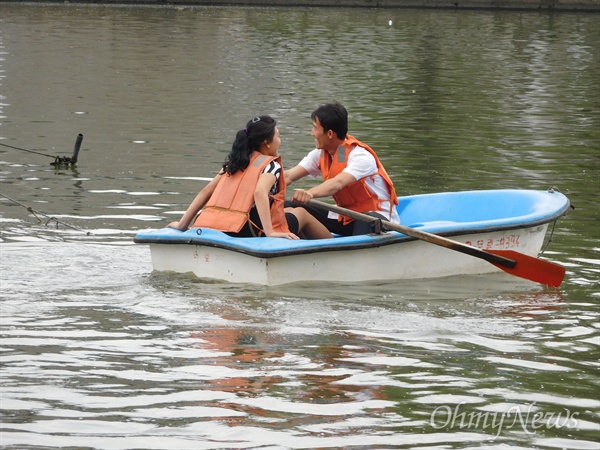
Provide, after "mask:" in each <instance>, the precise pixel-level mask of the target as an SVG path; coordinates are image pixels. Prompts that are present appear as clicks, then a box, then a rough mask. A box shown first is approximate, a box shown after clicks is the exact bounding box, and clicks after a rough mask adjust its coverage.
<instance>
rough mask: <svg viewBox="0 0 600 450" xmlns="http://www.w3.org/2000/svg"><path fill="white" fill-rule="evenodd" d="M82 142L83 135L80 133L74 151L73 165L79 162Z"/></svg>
mask: <svg viewBox="0 0 600 450" xmlns="http://www.w3.org/2000/svg"><path fill="white" fill-rule="evenodd" d="M81 141H83V134H81V133H79V134H78V135H77V140H76V141H75V148H74V149H73V156H72V157H71V164H75V163H76V162H77V156H78V155H79V149H80V148H81Z"/></svg>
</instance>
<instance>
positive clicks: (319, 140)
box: [310, 117, 330, 149]
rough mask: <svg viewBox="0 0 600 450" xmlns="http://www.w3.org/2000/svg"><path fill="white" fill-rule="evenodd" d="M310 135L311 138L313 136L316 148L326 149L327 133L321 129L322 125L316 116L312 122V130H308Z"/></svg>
mask: <svg viewBox="0 0 600 450" xmlns="http://www.w3.org/2000/svg"><path fill="white" fill-rule="evenodd" d="M310 135H311V136H312V137H313V138H315V143H316V145H317V148H319V149H327V144H328V143H329V141H330V139H329V136H328V133H325V131H324V130H323V126H322V125H321V122H320V121H319V118H318V117H316V118H315V120H314V122H313V126H312V131H311V132H310Z"/></svg>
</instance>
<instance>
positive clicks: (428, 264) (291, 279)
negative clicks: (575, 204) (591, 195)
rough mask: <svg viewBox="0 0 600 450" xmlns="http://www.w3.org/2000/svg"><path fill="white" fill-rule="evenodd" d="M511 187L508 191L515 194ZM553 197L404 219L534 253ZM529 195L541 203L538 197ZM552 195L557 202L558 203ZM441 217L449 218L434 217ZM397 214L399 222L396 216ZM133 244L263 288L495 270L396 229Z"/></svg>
mask: <svg viewBox="0 0 600 450" xmlns="http://www.w3.org/2000/svg"><path fill="white" fill-rule="evenodd" d="M479 192H483V191H479ZM487 192H490V191H487ZM493 192H497V191H493ZM510 192H511V193H512V195H514V192H513V191H510ZM517 192H519V193H523V192H532V191H517ZM533 192H538V191H533ZM460 194H464V193H460ZM544 194H547V193H544ZM432 195H433V196H435V194H432ZM555 195H556V197H548V198H550V199H552V200H553V201H554V203H556V204H554V205H551V208H550V207H543V208H541V207H540V204H539V202H538V204H537V205H538V206H537V207H536V208H537V209H536V208H534V209H536V211H535V214H533V215H532V214H531V212H530V213H528V214H525V216H527V220H525V219H523V215H521V216H519V217H521V218H520V219H518V220H515V219H514V217H517V216H514V217H513V219H512V220H509V221H507V220H506V218H505V217H498V218H497V219H493V220H492V219H487V220H475V221H473V220H470V218H468V217H466V216H464V213H460V214H461V215H462V216H463V218H464V220H462V221H460V220H456V219H458V217H456V216H453V215H452V214H451V213H450V212H448V213H447V214H445V215H444V214H443V213H441V215H440V211H439V207H438V208H436V209H435V211H434V212H431V211H430V212H429V213H427V209H428V207H427V206H426V205H427V204H428V205H429V209H430V210H431V209H432V208H434V207H435V202H436V201H439V200H444V199H443V198H442V199H440V198H435V197H434V198H433V199H431V198H430V199H429V202H428V203H424V204H423V205H422V206H421V207H419V208H423V212H422V213H413V214H412V215H411V212H410V211H409V212H406V214H405V216H406V217H407V218H408V219H410V221H414V220H419V222H418V223H413V224H412V225H411V224H407V226H411V227H415V228H419V229H421V230H423V231H428V232H431V233H436V234H440V235H443V236H451V238H452V239H453V240H456V241H458V242H462V243H465V244H468V245H472V246H474V247H478V248H481V249H502V250H514V251H517V252H520V253H523V254H526V255H529V256H537V255H538V253H539V251H540V249H541V248H542V246H543V244H544V239H545V235H546V232H547V228H548V224H549V223H550V222H551V221H553V220H556V218H558V217H560V216H561V215H563V214H564V213H565V212H566V210H567V207H568V206H569V203H568V200H566V201H565V199H566V197H564V196H563V195H562V194H559V193H556V194H555ZM420 197H424V196H413V197H411V199H412V200H411V201H417V203H418V202H421V201H425V200H427V199H425V198H420ZM542 197H544V198H545V196H542ZM415 198H416V200H415ZM483 198H485V197H481V198H480V199H479V200H477V202H475V203H473V205H476V204H481V205H484V204H483V203H480V202H482V201H483ZM514 198H517V197H514ZM514 198H513V200H514ZM532 198H534V199H537V200H540V198H541V197H538V196H533V197H532ZM557 199H558V200H560V201H558V202H557V201H556V200H557ZM446 200H447V201H445V202H443V203H444V204H445V205H446V206H447V207H450V208H451V209H456V208H454V207H452V203H453V202H456V199H454V200H452V199H451V198H447V199H446ZM403 203H405V204H403ZM402 207H404V209H405V210H406V209H407V208H409V209H410V208H413V209H414V208H416V207H417V206H415V204H411V203H410V201H409V200H407V199H405V200H404V202H403V199H400V207H399V211H400V212H401V213H402V210H401V209H400V208H402ZM482 207H483V206H482ZM486 207H489V205H486ZM463 208H464V205H463ZM542 209H543V210H544V212H543V213H542V212H541V210H542ZM546 209H553V212H552V213H549V212H548V211H546ZM491 210H493V208H492V209H491ZM415 211H416V210H415ZM490 214H491V213H490ZM494 214H496V213H494ZM445 217H447V218H450V219H452V220H445V221H444V220H439V219H441V218H445ZM401 218H402V219H403V220H404V217H403V216H402V214H401ZM434 219H437V220H434ZM467 219H468V220H467ZM135 241H136V242H139V243H148V244H149V245H150V250H151V257H152V264H153V268H154V270H157V271H172V272H179V273H188V272H192V273H194V274H195V275H196V276H197V277H199V278H206V279H215V280H222V281H227V282H235V283H254V284H260V285H267V286H273V285H281V284H287V283H295V282H301V281H308V280H310V281H335V282H369V281H384V280H402V279H419V278H436V277H446V276H452V275H459V274H460V275H463V274H484V273H493V272H498V271H500V269H498V268H497V267H495V266H494V265H492V264H490V263H488V262H486V261H484V260H482V259H479V258H475V257H472V256H468V255H465V254H462V253H459V252H456V251H454V250H450V249H447V248H445V247H441V246H437V245H433V244H430V243H427V242H424V241H420V240H415V239H413V238H410V237H408V236H405V235H403V234H401V233H397V232H386V233H383V234H380V235H363V236H350V237H337V238H334V239H327V240H320V241H290V240H287V239H276V238H274V239H269V238H231V237H229V236H227V235H224V234H223V233H220V232H218V231H215V230H208V229H192V230H188V231H186V232H181V231H177V230H172V229H162V230H156V231H151V232H146V233H144V232H141V233H138V235H136V238H135Z"/></svg>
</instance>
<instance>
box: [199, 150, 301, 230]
mask: <svg viewBox="0 0 600 450" xmlns="http://www.w3.org/2000/svg"><path fill="white" fill-rule="evenodd" d="M271 161H277V162H278V163H279V164H281V157H280V156H277V157H272V156H267V155H263V154H262V153H259V152H253V153H252V155H251V156H250V164H248V167H246V168H245V169H244V170H238V171H237V172H236V173H234V174H233V175H227V174H225V175H224V176H223V177H222V178H221V180H220V181H219V184H218V185H217V187H216V188H215V191H214V192H213V194H212V195H211V197H210V199H209V200H208V202H207V203H206V206H205V207H204V209H202V212H201V213H200V215H199V216H198V217H197V218H196V221H195V222H194V225H193V227H194V228H199V227H205V228H212V229H215V230H220V231H223V232H226V233H238V232H239V231H240V230H241V229H242V228H243V227H244V225H245V224H246V222H247V221H248V220H249V216H250V210H251V209H252V206H253V205H254V191H255V190H256V185H257V184H258V178H259V177H260V176H261V175H262V173H263V170H264V169H265V167H267V165H268V164H270V163H271ZM277 183H278V188H279V191H278V193H277V194H275V195H269V197H270V199H272V201H271V221H272V223H273V230H274V231H281V232H286V233H287V232H289V231H290V230H289V228H288V225H287V221H286V220H285V212H284V208H283V202H284V201H285V187H286V185H285V179H284V175H283V170H282V171H281V174H280V177H279V181H278V182H277ZM257 228H259V227H257ZM261 231H262V230H261Z"/></svg>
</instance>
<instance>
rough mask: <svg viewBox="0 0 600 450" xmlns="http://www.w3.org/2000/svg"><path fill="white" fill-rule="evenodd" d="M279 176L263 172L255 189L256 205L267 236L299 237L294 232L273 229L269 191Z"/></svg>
mask: <svg viewBox="0 0 600 450" xmlns="http://www.w3.org/2000/svg"><path fill="white" fill-rule="evenodd" d="M276 180H277V178H276V177H275V175H273V174H272V173H263V174H261V175H260V177H259V178H258V183H257V184H256V189H255V190H254V205H255V206H256V211H257V212H258V217H260V222H261V224H262V229H263V231H264V232H265V236H269V237H285V238H288V239H298V236H296V235H295V234H294V233H282V232H276V231H273V220H272V219H271V205H270V203H269V191H270V190H271V187H272V186H273V184H274V183H275V181H276Z"/></svg>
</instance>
